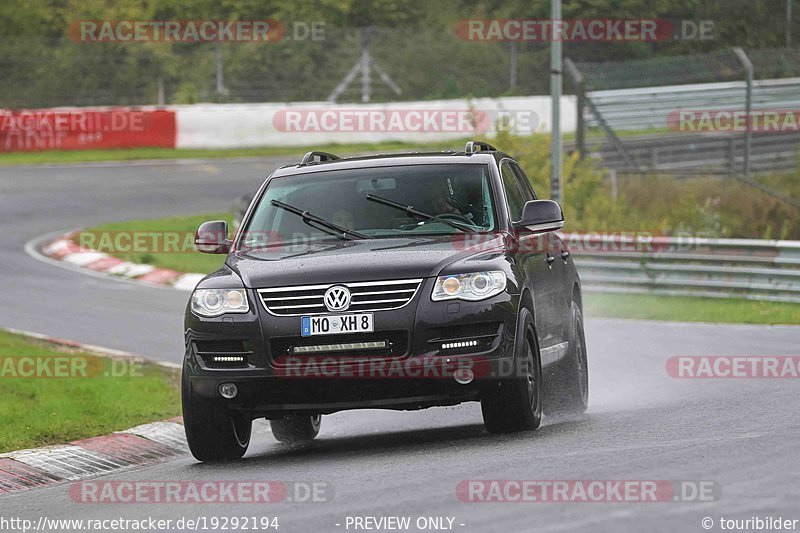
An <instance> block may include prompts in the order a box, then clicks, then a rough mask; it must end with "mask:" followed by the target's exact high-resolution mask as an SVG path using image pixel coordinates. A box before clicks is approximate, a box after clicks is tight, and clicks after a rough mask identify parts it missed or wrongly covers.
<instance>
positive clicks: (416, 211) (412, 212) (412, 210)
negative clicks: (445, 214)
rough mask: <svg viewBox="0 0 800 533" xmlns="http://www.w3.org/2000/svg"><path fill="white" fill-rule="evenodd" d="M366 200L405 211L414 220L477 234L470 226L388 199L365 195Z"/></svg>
mask: <svg viewBox="0 0 800 533" xmlns="http://www.w3.org/2000/svg"><path fill="white" fill-rule="evenodd" d="M367 200H372V201H373V202H378V203H379V204H383V205H388V206H389V207H394V208H395V209H400V210H402V211H405V212H406V213H408V214H409V215H411V216H412V217H414V218H421V219H422V220H425V221H428V220H435V221H436V222H441V223H442V224H445V225H446V226H450V227H451V228H456V229H460V230H461V231H467V232H469V233H477V230H476V229H475V228H473V227H472V226H469V225H467V224H462V223H461V222H456V221H454V220H448V219H446V218H440V217H438V216H436V215H431V214H429V213H426V212H424V211H420V210H419V209H416V208H415V207H414V206H413V205H403V204H401V203H399V202H395V201H394V200H389V199H388V198H383V197H381V196H376V195H374V194H372V193H367Z"/></svg>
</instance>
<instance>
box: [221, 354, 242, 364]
mask: <svg viewBox="0 0 800 533" xmlns="http://www.w3.org/2000/svg"><path fill="white" fill-rule="evenodd" d="M243 361H244V357H242V356H241V355H215V356H214V362H215V363H241V362H243Z"/></svg>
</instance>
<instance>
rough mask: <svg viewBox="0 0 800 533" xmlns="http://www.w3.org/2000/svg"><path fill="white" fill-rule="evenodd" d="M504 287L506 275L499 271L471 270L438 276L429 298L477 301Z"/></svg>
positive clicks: (498, 291) (501, 290)
mask: <svg viewBox="0 0 800 533" xmlns="http://www.w3.org/2000/svg"><path fill="white" fill-rule="evenodd" d="M505 289H506V275H505V273H503V272H500V271H492V272H473V273H472V274H453V275H451V276H439V277H438V278H436V284H435V285H434V286H433V294H431V299H432V300H433V301H434V302H438V301H440V300H470V301H473V302H474V301H477V300H483V299H485V298H489V297H490V296H494V295H496V294H500V293H501V292H503V291H504V290H505Z"/></svg>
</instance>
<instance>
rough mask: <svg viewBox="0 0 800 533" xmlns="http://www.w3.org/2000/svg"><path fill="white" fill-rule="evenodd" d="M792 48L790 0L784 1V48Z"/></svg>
mask: <svg viewBox="0 0 800 533" xmlns="http://www.w3.org/2000/svg"><path fill="white" fill-rule="evenodd" d="M791 46H792V0H786V48H790V47H791Z"/></svg>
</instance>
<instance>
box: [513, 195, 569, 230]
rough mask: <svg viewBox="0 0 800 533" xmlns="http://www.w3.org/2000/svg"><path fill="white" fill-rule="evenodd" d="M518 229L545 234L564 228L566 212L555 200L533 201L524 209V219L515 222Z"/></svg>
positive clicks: (527, 203)
mask: <svg viewBox="0 0 800 533" xmlns="http://www.w3.org/2000/svg"><path fill="white" fill-rule="evenodd" d="M514 226H515V227H516V228H518V229H522V230H527V231H530V232H533V233H545V232H548V231H555V230H558V229H561V228H563V227H564V212H563V211H562V210H561V206H560V205H558V202H554V201H553V200H531V201H530V202H526V203H525V205H524V206H523V208H522V219H521V220H520V221H519V222H515V223H514Z"/></svg>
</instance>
